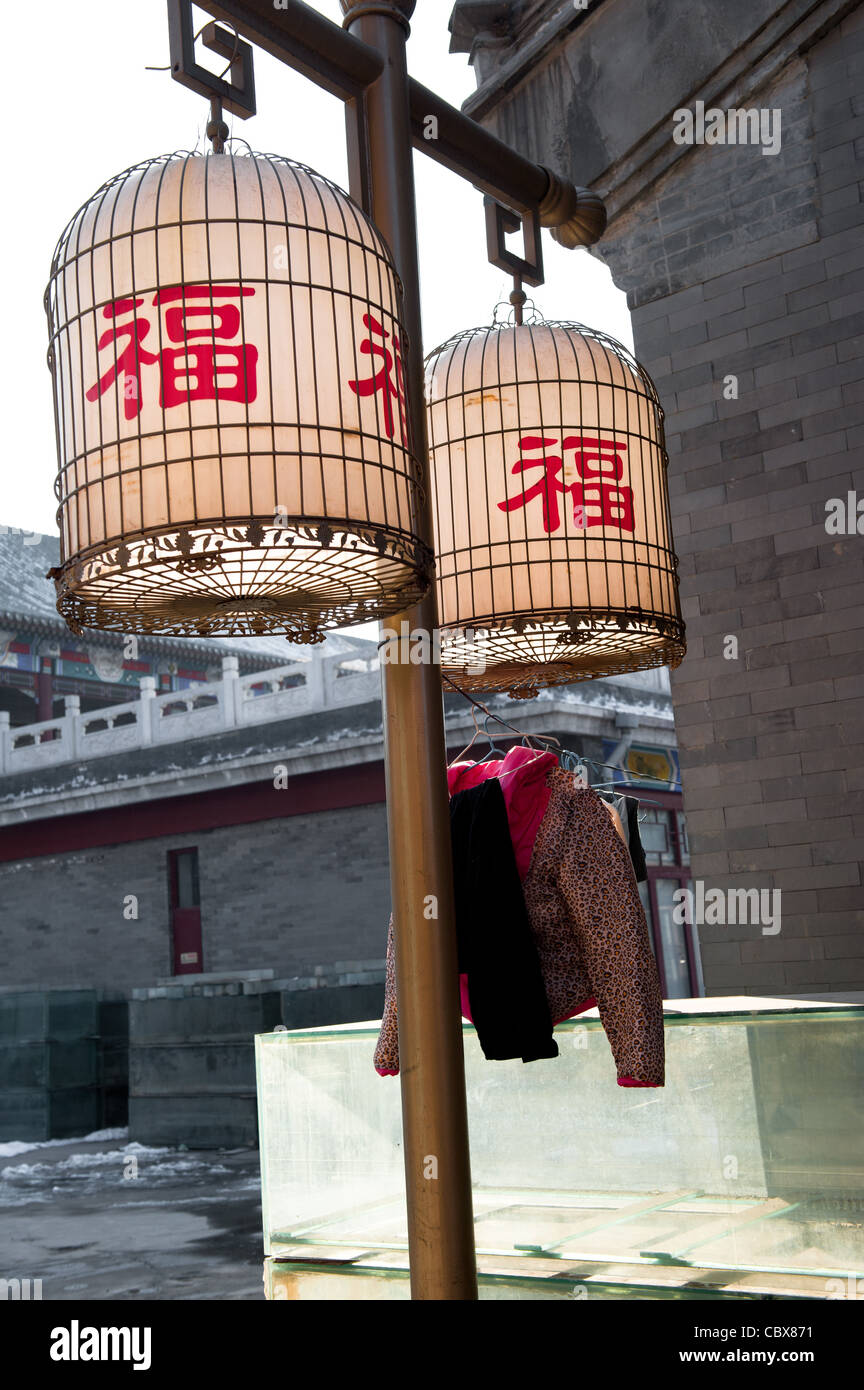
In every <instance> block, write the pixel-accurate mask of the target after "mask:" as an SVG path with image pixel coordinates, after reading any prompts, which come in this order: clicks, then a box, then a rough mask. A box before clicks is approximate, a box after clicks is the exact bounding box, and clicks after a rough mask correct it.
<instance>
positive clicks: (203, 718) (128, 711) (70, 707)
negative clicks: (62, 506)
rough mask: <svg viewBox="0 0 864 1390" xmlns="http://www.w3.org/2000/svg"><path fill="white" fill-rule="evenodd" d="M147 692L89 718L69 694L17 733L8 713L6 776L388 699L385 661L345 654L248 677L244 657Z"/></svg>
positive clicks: (1, 714) (1, 768)
mask: <svg viewBox="0 0 864 1390" xmlns="http://www.w3.org/2000/svg"><path fill="white" fill-rule="evenodd" d="M140 692H141V695H140V699H138V700H131V701H130V702H129V703H128V704H122V705H108V706H106V707H105V708H104V709H99V710H92V711H90V712H89V713H88V714H82V713H81V708H80V706H81V701H80V698H79V697H78V696H77V695H67V696H66V697H65V699H64V705H65V713H64V714H63V716H62V717H61V718H59V719H47V720H45V721H43V722H42V723H40V724H25V725H23V726H19V727H17V728H14V729H13V728H10V724H9V714H8V713H7V712H6V711H0V776H9V775H11V774H13V773H16V772H29V771H32V770H33V769H36V768H43V767H55V766H56V765H57V764H58V763H68V762H76V761H78V760H79V759H82V758H100V757H108V756H111V755H115V754H117V753H126V752H129V751H130V750H132V749H136V748H146V747H150V746H152V745H154V744H163V743H182V742H185V741H186V740H187V739H194V738H206V737H207V736H212V735H213V734H218V733H222V732H224V731H225V730H229V729H239V728H245V727H247V726H250V725H255V724H266V723H270V722H272V721H274V720H277V719H291V718H294V717H297V716H299V715H303V714H313V713H318V712H320V711H321V710H327V709H340V708H344V707H347V706H350V705H359V704H363V703H364V702H366V701H369V700H377V699H380V697H381V675H380V671H379V668H378V659H377V657H373V658H371V659H366V658H364V657H362V656H357V657H353V656H344V655H343V656H329V657H315V658H313V659H312V660H310V661H305V662H294V663H292V664H291V665H290V666H277V667H275V668H274V669H272V670H269V671H259V672H256V673H254V674H253V675H248V676H240V675H239V672H238V663H237V658H236V657H235V656H228V657H224V658H223V660H222V679H221V680H220V681H214V682H212V683H211V684H209V685H207V684H201V685H194V686H190V687H189V688H188V689H187V690H175V691H171V692H170V693H169V694H165V695H157V694H156V682H155V680H154V679H153V677H152V676H144V677H143V678H142V680H141V685H140Z"/></svg>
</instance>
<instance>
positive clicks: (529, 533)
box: [426, 323, 685, 697]
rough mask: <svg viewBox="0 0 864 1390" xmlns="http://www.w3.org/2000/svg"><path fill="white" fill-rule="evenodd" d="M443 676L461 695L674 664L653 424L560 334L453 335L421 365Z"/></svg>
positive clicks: (584, 347)
mask: <svg viewBox="0 0 864 1390" xmlns="http://www.w3.org/2000/svg"><path fill="white" fill-rule="evenodd" d="M426 366H427V373H426V400H427V417H428V425H429V444H430V475H431V487H432V492H433V509H434V521H435V545H436V554H437V563H438V603H439V615H440V622H441V629H442V667H443V671H444V673H445V674H446V675H448V676H449V677H450V678H451V680H453V681H454V682H455V683H456V684H458V685H460V686H461V687H462V688H463V689H468V690H507V691H509V693H510V694H511V695H513V696H515V697H530V696H531V695H533V694H534V693H535V691H536V690H537V689H538V688H539V687H541V686H546V685H553V684H557V683H560V682H568V681H579V680H589V679H592V678H594V677H597V676H609V675H615V674H618V673H621V672H624V671H634V670H638V669H640V668H643V667H650V666H661V665H667V664H668V665H671V666H677V665H678V663H679V662H680V661H681V659H682V657H683V655H684V651H685V646H684V626H683V623H682V620H681V612H680V607H679V601H678V582H677V574H676V570H677V561H676V559H675V555H674V553H673V550H672V535H671V525H670V517H669V502H668V494H667V486H666V466H667V457H666V452H665V447H664V440H663V423H662V420H663V412H662V410H661V407H660V404H659V401H658V398H657V393H656V390H655V389H654V386H653V383H652V382H651V380H650V378H649V377H648V376H647V375H646V373H645V372H644V371H643V370H642V368H641V367H640V366H639V364H638V362H636V361H635V359H634V358H633V357H632V356H631V354H630V353H629V352H628V351H627V349H626V348H624V347H622V345H621V344H620V343H617V342H615V340H614V339H612V338H609V337H607V336H606V335H605V334H603V333H598V332H594V331H593V330H592V329H589V328H585V327H584V326H583V325H581V324H575V323H530V324H528V323H526V324H512V325H497V326H494V327H491V328H482V329H473V330H470V331H468V332H465V333H460V334H458V335H457V336H456V337H454V338H451V339H450V340H449V341H448V342H446V343H444V344H443V345H442V346H441V347H439V348H437V349H436V350H435V351H434V352H433V353H431V354H430V356H429V357H428V358H427V363H426Z"/></svg>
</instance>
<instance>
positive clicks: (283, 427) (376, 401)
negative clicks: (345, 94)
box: [45, 152, 432, 642]
mask: <svg viewBox="0 0 864 1390" xmlns="http://www.w3.org/2000/svg"><path fill="white" fill-rule="evenodd" d="M45 307H46V312H47V315H48V323H49V336H50V348H49V354H48V360H49V367H50V368H51V372H52V376H53V379H54V405H55V420H56V428H57V453H58V465H59V472H58V477H57V481H56V483H55V492H56V494H57V497H58V500H59V503H60V507H59V511H58V522H59V524H60V532H61V563H60V565H59V567H58V568H57V569H56V570H54V571H52V577H53V578H54V579H55V584H56V589H57V607H58V610H59V611H60V613H61V614H62V615H63V617H64V618H65V620H66V622H67V625H68V626H70V627H71V628H72V629H73V631H77V630H80V629H81V628H83V627H92V628H99V629H103V630H109V631H110V630H115V631H124V632H131V631H139V632H153V633H163V634H172V633H173V634H183V635H198V636H214V635H221V634H226V635H230V634H252V633H265V632H268V633H284V634H285V635H286V636H287V637H289V638H290V639H291V640H294V641H299V642H309V641H316V640H322V639H323V634H324V632H325V631H326V630H327V629H330V628H336V627H344V626H346V625H349V624H352V623H359V622H363V621H368V620H370V619H373V618H381V617H387V616H390V615H391V614H394V613H397V612H400V611H402V610H403V609H404V608H406V607H408V606H409V605H410V604H412V603H415V602H417V601H418V600H419V599H420V598H421V597H422V596H423V594H424V593H425V592H426V589H427V588H428V585H429V582H430V577H431V573H432V554H431V552H430V550H429V548H428V547H427V546H426V545H425V544H424V543H423V541H422V540H421V538H420V536H419V527H418V523H417V516H418V511H419V507H420V503H421V500H422V491H421V481H420V479H421V468H420V464H419V461H418V459H417V456H416V451H415V448H414V445H413V442H412V439H411V435H410V421H409V418H408V410H407V405H406V398H405V390H404V380H403V370H402V355H403V352H404V349H405V330H404V327H403V325H402V313H401V284H400V282H399V279H398V276H397V274H396V272H395V269H394V266H393V262H392V258H391V255H390V252H389V250H388V248H387V246H386V244H385V243H384V241H383V239H382V237H381V236H380V234H379V233H378V231H377V230H376V229H375V227H374V226H373V224H372V223H371V222H370V220H369V218H368V217H367V216H366V214H365V213H364V212H363V211H362V209H361V208H360V207H359V206H358V205H357V204H356V203H354V202H353V200H352V199H351V198H350V197H349V196H348V195H347V194H346V193H344V192H343V191H342V190H341V189H340V188H338V187H337V185H335V184H333V183H331V182H330V180H328V179H326V178H324V177H322V176H321V175H320V174H317V173H316V172H315V171H314V170H312V169H309V168H308V167H307V166H306V165H303V164H299V163H297V162H296V161H294V160H290V159H287V158H283V157H282V156H278V155H270V154H267V155H265V154H254V153H249V154H243V155H235V154H233V153H230V154H229V153H219V154H217V153H212V154H207V155H202V154H193V153H189V152H178V153H175V154H171V155H165V156H159V157H157V158H155V159H150V160H146V161H144V162H142V163H141V164H138V165H136V166H134V167H133V168H131V169H127V170H126V171H124V172H123V173H122V174H119V175H117V176H116V177H114V178H112V179H110V180H108V182H106V183H105V184H103V186H102V188H100V189H99V190H98V192H97V193H96V194H94V196H93V197H92V198H90V199H89V200H88V201H87V202H86V203H85V204H84V205H83V207H82V208H81V209H80V210H79V211H78V213H77V214H76V215H75V217H73V219H72V220H71V222H70V223H69V224H68V226H67V227H66V229H65V231H64V232H63V234H62V236H61V238H60V241H59V242H58V245H57V249H56V251H55V254H54V259H53V263H52V269H51V278H50V282H49V285H48V289H47V291H46V295H45Z"/></svg>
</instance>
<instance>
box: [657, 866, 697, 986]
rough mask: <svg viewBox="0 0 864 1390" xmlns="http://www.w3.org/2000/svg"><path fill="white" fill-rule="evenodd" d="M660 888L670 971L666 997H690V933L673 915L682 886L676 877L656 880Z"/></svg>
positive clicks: (662, 929)
mask: <svg viewBox="0 0 864 1390" xmlns="http://www.w3.org/2000/svg"><path fill="white" fill-rule="evenodd" d="M654 887H655V889H656V892H657V910H658V913H659V916H660V922H659V926H660V939H661V941H662V943H663V968H664V970H665V972H666V998H667V999H689V997H690V995H691V994H692V992H693V991H692V990H691V988H690V972H689V970H688V969H687V937H686V935H685V932H684V925H683V923H681V924H679V923H678V922H675V921H674V920H673V918H672V913H673V910H674V908H675V905H676V904H675V899H674V894H675V893H676V892H678V890H679V889H680V888H681V884H680V883H679V882H678V880H677V879H675V878H658V879H655V880H654Z"/></svg>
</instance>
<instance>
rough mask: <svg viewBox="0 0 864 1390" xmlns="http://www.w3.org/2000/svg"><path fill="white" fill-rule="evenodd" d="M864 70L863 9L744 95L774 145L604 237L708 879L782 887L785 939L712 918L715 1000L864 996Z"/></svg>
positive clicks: (691, 155)
mask: <svg viewBox="0 0 864 1390" xmlns="http://www.w3.org/2000/svg"><path fill="white" fill-rule="evenodd" d="M862 77H864V9H862V8H858V9H857V10H856V11H855V12H854V13H853V14H852V15H849V16H848V17H847V18H846V19H845V20H844V21H843V22H841V23H840V24H839V25H838V26H836V27H835V28H834V29H833V30H832V31H831V32H830V33H829V34H828V35H827V36H825V37H824V38H822V39H821V41H819V42H818V43H816V44H815V46H813V47H812V48H811V49H810V50H809V52H807V53H806V54H805V55H803V56H801V57H798V58H796V59H795V60H794V61H793V62H791V63H789V64H788V65H787V67H786V68H785V69H784V70H783V72H782V73H781V74H780V75H779V77H778V79H777V80H776V81H775V82H774V83H773V84H772V85H771V86H770V87H768V88H763V89H761V90H760V89H756V90H754V91H753V92H751V93H749V94H748V97H747V101H746V103H744V102H740V101H739V103H738V104H739V105H743V104H746V105H748V106H754V105H755V106H759V107H778V108H780V109H781V111H782V132H783V140H782V149H781V153H780V154H779V155H777V156H775V157H771V156H763V155H762V154H761V153H760V151H759V150H758V148H753V147H749V146H739V147H725V148H724V147H696V148H694V149H693V150H692V151H690V152H688V154H687V156H686V157H685V158H684V159H683V160H681V161H679V162H678V163H677V164H675V165H674V167H673V168H672V170H671V171H670V172H669V173H668V174H667V175H666V176H665V178H664V179H663V180H662V182H661V183H660V184H658V185H657V186H655V187H654V188H653V189H652V191H651V193H650V196H649V197H647V198H646V199H645V200H644V203H642V204H640V205H639V206H638V207H636V208H633V209H631V211H630V212H629V213H628V214H627V216H626V217H623V218H619V219H618V220H617V221H616V223H615V224H614V225H613V227H612V229H611V232H610V235H609V237H608V238H607V239H605V240H604V242H603V244H602V247H601V248H600V249H601V251H602V254H603V256H604V258H605V259H606V260H608V262H609V264H610V266H611V268H612V270H613V274H614V276H615V278H616V281H617V282H618V283H619V284H621V285H622V286H623V287H625V288H627V289H628V291H629V299H630V303H631V308H632V309H633V318H634V335H635V343H636V351H637V355H638V356H639V357H640V359H641V360H642V361H643V362H644V363H645V365H646V367H647V368H648V370H649V372H651V373H652V375H653V376H654V378H655V381H656V383H657V386H658V389H659V391H660V395H661V398H662V401H663V404H664V407H665V409H666V411H667V421H666V428H667V441H668V448H669V453H670V491H671V505H672V512H673V519H674V527H675V536H676V548H677V550H678V553H679V556H680V560H681V591H682V599H683V606H684V613H685V618H686V621H687V624H688V644H689V651H688V656H687V658H686V661H685V662H684V664H683V665H682V666H681V667H680V669H679V670H678V671H677V672H676V673H675V674H674V676H673V698H674V702H675V713H676V726H677V730H678V739H679V746H680V755H681V765H682V780H683V787H684V800H685V809H686V813H687V824H688V829H689V833H690V839H691V845H692V851H693V872H694V876H695V877H697V878H702V879H703V880H704V881H705V883H706V887H708V886H710V887H719V888H724V887H743V888H749V887H758V888H778V889H780V890H782V899H781V902H782V929H781V932H780V934H779V935H778V936H764V935H762V934H761V933H760V932H759V929H758V928H754V927H753V926H713V927H712V926H711V925H703V926H702V927H701V928H700V934H701V940H702V955H703V966H704V975H705V984H706V988H707V991H708V993H709V994H717V993H739V992H741V993H750V994H757V993H761V994H776V993H803V992H806V991H807V990H808V989H813V990H814V991H817V990H818V991H820V992H824V991H831V990H852V989H857V990H860V989H862V988H864V894H862V887H861V882H862V880H861V857H862V828H864V799H862V788H864V735H862V714H864V652H862V643H861V627H862V622H864V618H862V613H864V605H862V602H861V601H862V598H864V572H862V557H864V537H861V536H858V535H842V536H834V535H829V534H828V533H827V532H826V528H825V518H826V510H825V505H826V501H827V500H828V499H829V498H834V497H843V498H845V496H846V494H847V492H848V491H850V490H856V489H857V491H858V494H859V495H860V496H864V467H862V461H861V443H862V439H864V398H862V385H861V378H862V370H861V367H862V363H861V356H862V353H864V274H862V266H864V235H862V223H864V208H862V203H861V187H862V184H861V174H862V164H861V156H862V153H864V98H862V97H861V95H860V93H861V92H862V91H864V82H862ZM637 226H638V231H637V230H635V228H636V227H637ZM671 228H674V229H675V230H674V231H672V233H671V235H670V229H671ZM658 246H660V247H662V249H663V252H664V254H663V255H662V256H658V254H657V251H658ZM733 375H734V376H736V377H737V385H738V395H737V399H734V398H733V399H726V398H725V397H724V381H725V380H726V379H727V378H728V377H729V376H733ZM727 636H732V637H735V638H736V639H737V642H738V656H737V659H731V660H730V659H727V658H726V657H725V656H724V642H725V639H726V638H727Z"/></svg>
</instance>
